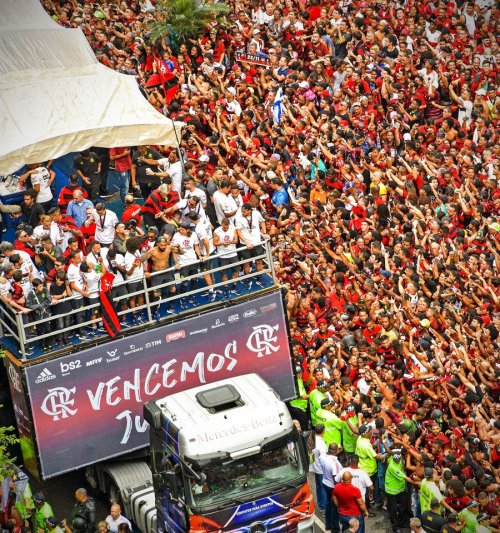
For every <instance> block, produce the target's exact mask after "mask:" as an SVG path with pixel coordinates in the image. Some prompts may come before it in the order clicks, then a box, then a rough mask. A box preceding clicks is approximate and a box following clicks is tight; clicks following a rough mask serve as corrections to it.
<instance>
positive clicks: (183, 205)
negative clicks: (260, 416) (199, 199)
mask: <svg viewBox="0 0 500 533" xmlns="http://www.w3.org/2000/svg"><path fill="white" fill-rule="evenodd" d="M175 208H176V209H179V211H181V212H182V218H183V220H187V221H189V220H188V218H187V217H188V215H189V213H190V212H191V211H194V212H195V213H196V214H197V215H198V216H199V218H200V220H203V219H205V218H207V214H206V213H205V209H204V208H203V206H202V205H201V203H199V204H198V205H197V206H196V207H194V208H190V207H189V205H188V201H187V199H186V198H185V199H184V200H181V201H180V202H177V203H176V204H175Z"/></svg>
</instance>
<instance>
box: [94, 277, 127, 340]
mask: <svg viewBox="0 0 500 533" xmlns="http://www.w3.org/2000/svg"><path fill="white" fill-rule="evenodd" d="M114 279H115V275H114V274H112V273H111V272H106V274H104V276H102V278H101V290H100V291H99V298H100V300H101V316H102V323H103V324H104V327H105V328H106V331H107V332H108V333H109V335H110V336H111V337H116V335H117V334H118V333H120V331H121V329H122V328H121V326H120V320H119V319H118V315H117V314H116V309H115V305H114V303H113V299H112V298H111V286H112V284H113V280H114Z"/></svg>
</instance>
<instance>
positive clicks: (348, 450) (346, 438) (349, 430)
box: [341, 405, 359, 460]
mask: <svg viewBox="0 0 500 533" xmlns="http://www.w3.org/2000/svg"><path fill="white" fill-rule="evenodd" d="M341 418H342V419H343V424H342V430H341V431H342V447H343V448H344V454H345V455H346V458H347V459H348V460H349V458H350V456H351V455H354V452H355V451H356V441H357V440H358V435H359V418H358V416H357V415H356V413H355V411H354V408H353V407H352V406H350V405H348V406H347V407H346V411H345V415H344V416H343V417H341Z"/></svg>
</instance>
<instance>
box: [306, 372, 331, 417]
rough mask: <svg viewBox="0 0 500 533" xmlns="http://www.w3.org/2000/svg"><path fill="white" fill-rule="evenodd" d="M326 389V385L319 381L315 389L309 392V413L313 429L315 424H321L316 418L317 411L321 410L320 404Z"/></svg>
mask: <svg viewBox="0 0 500 533" xmlns="http://www.w3.org/2000/svg"><path fill="white" fill-rule="evenodd" d="M327 389H328V383H327V382H326V381H324V380H320V381H318V382H317V383H316V388H315V389H313V390H311V391H309V410H310V413H311V424H312V427H315V426H316V424H319V423H320V422H321V419H320V418H319V417H318V411H319V410H320V409H321V402H322V401H323V400H324V399H328V398H327V397H326V394H325V391H326V390H327Z"/></svg>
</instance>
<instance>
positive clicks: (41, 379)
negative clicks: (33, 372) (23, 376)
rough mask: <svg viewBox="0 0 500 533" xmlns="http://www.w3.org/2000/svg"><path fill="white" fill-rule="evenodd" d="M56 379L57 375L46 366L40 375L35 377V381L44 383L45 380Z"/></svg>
mask: <svg viewBox="0 0 500 533" xmlns="http://www.w3.org/2000/svg"><path fill="white" fill-rule="evenodd" d="M51 379H56V376H55V375H54V374H52V372H51V371H50V370H49V369H48V368H44V369H43V370H42V371H41V372H40V374H39V375H38V377H37V378H36V379H35V383H43V382H44V381H50V380H51Z"/></svg>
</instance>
